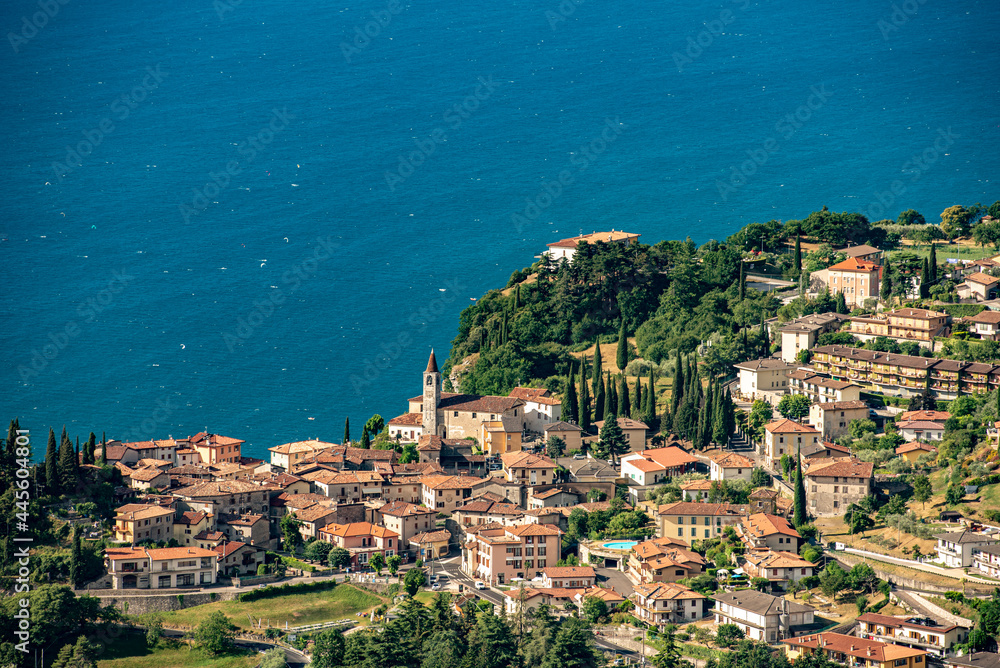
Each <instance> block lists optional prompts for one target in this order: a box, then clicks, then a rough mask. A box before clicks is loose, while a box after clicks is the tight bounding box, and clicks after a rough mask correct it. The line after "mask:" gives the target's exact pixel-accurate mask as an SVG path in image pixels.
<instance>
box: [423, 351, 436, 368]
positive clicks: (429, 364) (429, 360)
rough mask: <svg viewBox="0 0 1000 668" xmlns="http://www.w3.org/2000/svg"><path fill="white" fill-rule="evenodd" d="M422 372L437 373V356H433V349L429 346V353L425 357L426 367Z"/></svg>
mask: <svg viewBox="0 0 1000 668" xmlns="http://www.w3.org/2000/svg"><path fill="white" fill-rule="evenodd" d="M424 373H438V362H437V358H436V357H435V356H434V349H433V348H431V355H430V357H428V358H427V368H426V369H425V370H424Z"/></svg>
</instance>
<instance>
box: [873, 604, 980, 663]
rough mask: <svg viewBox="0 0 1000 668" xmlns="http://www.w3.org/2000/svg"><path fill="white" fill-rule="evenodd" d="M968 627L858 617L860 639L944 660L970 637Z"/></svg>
mask: <svg viewBox="0 0 1000 668" xmlns="http://www.w3.org/2000/svg"><path fill="white" fill-rule="evenodd" d="M969 631H970V629H969V628H967V627H965V626H958V625H956V624H949V623H946V622H939V621H937V620H936V619H932V618H930V617H914V616H910V617H890V616H889V615H880V614H877V613H874V612H866V613H865V614H863V615H861V616H860V617H858V637H859V638H866V639H871V640H878V641H880V642H888V643H892V644H894V645H902V646H903V647H912V648H915V649H922V650H925V651H927V652H929V653H931V654H933V655H935V656H939V657H943V656H945V655H946V654H948V653H949V652H951V649H952V648H953V647H954V646H955V645H958V644H961V643H964V642H965V641H966V639H968V637H969Z"/></svg>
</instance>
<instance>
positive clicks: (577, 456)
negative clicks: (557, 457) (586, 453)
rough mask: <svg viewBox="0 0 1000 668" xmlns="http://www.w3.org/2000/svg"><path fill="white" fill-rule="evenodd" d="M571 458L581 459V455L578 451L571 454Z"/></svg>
mask: <svg viewBox="0 0 1000 668" xmlns="http://www.w3.org/2000/svg"><path fill="white" fill-rule="evenodd" d="M573 459H583V455H581V454H580V453H579V452H578V453H576V454H575V455H573Z"/></svg>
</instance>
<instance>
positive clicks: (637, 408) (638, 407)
mask: <svg viewBox="0 0 1000 668" xmlns="http://www.w3.org/2000/svg"><path fill="white" fill-rule="evenodd" d="M644 410H645V406H643V405H642V376H641V375H639V376H637V377H636V379H635V392H634V393H633V395H632V417H633V418H634V419H637V420H641V419H642V413H643V412H644Z"/></svg>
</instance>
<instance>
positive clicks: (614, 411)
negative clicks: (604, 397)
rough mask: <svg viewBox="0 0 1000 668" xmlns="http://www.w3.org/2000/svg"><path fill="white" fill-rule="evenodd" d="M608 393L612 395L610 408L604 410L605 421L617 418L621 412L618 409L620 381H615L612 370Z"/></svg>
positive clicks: (609, 376)
mask: <svg viewBox="0 0 1000 668" xmlns="http://www.w3.org/2000/svg"><path fill="white" fill-rule="evenodd" d="M608 394H609V395H610V396H611V401H610V402H609V403H610V408H609V409H608V410H606V411H604V421H605V422H607V421H608V420H614V419H616V418H617V417H618V416H619V415H620V413H619V411H618V383H616V382H615V381H614V379H613V378H612V377H611V372H610V371H609V372H608Z"/></svg>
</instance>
